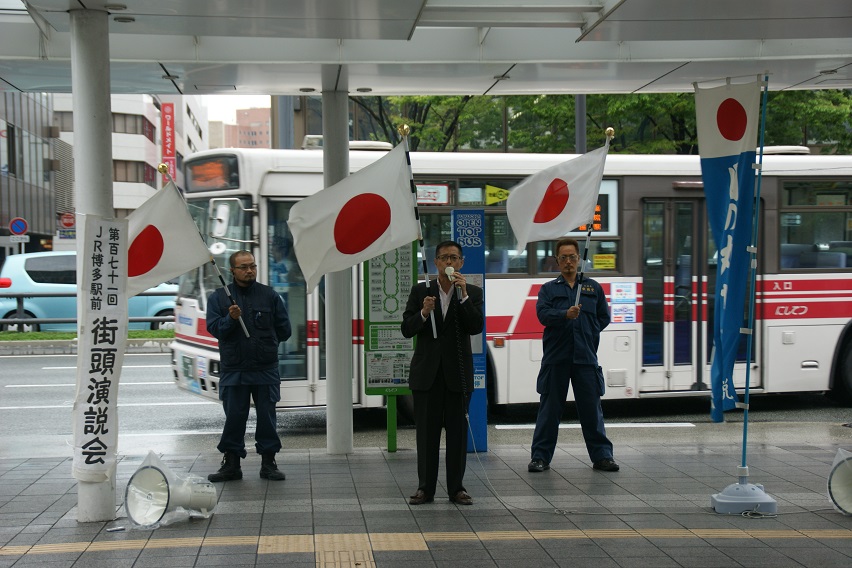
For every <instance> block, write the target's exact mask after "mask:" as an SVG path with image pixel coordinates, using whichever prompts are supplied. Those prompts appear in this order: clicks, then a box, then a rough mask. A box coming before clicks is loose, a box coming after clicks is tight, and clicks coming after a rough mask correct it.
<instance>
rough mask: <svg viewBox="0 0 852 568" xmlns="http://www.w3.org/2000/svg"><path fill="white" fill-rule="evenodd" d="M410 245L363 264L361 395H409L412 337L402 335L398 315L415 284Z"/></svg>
mask: <svg viewBox="0 0 852 568" xmlns="http://www.w3.org/2000/svg"><path fill="white" fill-rule="evenodd" d="M415 250H416V247H415V245H414V244H410V245H405V246H403V247H400V248H398V249H396V250H392V251H390V252H386V253H385V254H381V255H379V256H377V257H375V258H372V259H370V260H368V261H367V262H365V263H364V392H365V394H378V395H403V394H410V393H411V391H410V390H408V369H409V367H410V364H411V357H412V355H414V338H406V337H403V335H402V330H401V329H400V326H401V325H402V314H403V313H404V312H405V304H406V302H407V301H408V295H409V293H410V292H411V288H412V286H414V284H415V283H416V282H417V255H416V253H415Z"/></svg>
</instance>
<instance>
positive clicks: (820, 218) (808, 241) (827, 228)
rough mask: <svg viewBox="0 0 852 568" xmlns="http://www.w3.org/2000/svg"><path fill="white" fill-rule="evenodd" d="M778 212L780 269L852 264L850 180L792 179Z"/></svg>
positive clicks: (843, 266)
mask: <svg viewBox="0 0 852 568" xmlns="http://www.w3.org/2000/svg"><path fill="white" fill-rule="evenodd" d="M782 203H783V204H782V211H781V212H780V215H779V220H780V225H781V226H780V228H779V234H780V237H781V238H780V239H779V247H780V249H779V266H780V268H782V269H793V270H795V269H808V268H811V269H814V268H816V269H845V268H848V267H850V266H852V246H849V245H850V244H852V183H850V182H843V181H813V180H809V181H791V182H785V183H784V185H783V195H782Z"/></svg>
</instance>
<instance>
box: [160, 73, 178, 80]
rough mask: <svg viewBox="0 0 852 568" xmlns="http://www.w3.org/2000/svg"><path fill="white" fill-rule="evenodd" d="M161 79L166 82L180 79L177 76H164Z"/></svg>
mask: <svg viewBox="0 0 852 568" xmlns="http://www.w3.org/2000/svg"><path fill="white" fill-rule="evenodd" d="M163 79H165V80H166V81H177V80H178V79H180V77H179V76H178V75H172V74H166V75H163Z"/></svg>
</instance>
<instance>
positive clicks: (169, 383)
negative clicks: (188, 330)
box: [4, 381, 175, 389]
mask: <svg viewBox="0 0 852 568" xmlns="http://www.w3.org/2000/svg"><path fill="white" fill-rule="evenodd" d="M173 384H175V382H174V381H150V382H141V383H124V382H122V383H121V386H123V387H132V386H136V385H173ZM4 386H5V387H6V388H7V389H37V388H45V387H73V386H76V385H75V384H74V383H56V384H46V385H4Z"/></svg>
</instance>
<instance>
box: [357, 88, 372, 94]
mask: <svg viewBox="0 0 852 568" xmlns="http://www.w3.org/2000/svg"><path fill="white" fill-rule="evenodd" d="M355 90H356V91H358V92H359V93H372V92H373V89H371V88H370V87H358V88H357V89H355Z"/></svg>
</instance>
